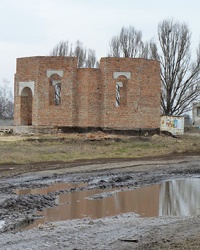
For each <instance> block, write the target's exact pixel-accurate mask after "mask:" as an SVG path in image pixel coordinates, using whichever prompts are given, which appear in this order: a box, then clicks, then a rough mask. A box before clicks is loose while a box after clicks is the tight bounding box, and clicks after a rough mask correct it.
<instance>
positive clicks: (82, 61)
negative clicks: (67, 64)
mask: <svg viewBox="0 0 200 250" xmlns="http://www.w3.org/2000/svg"><path fill="white" fill-rule="evenodd" d="M50 56H72V57H77V61H78V62H77V66H78V68H86V67H87V68H95V67H98V61H97V59H96V54H95V51H94V50H92V49H88V50H87V49H86V48H85V47H84V46H83V43H82V42H80V41H79V40H77V41H76V43H75V45H74V46H73V45H72V44H71V45H70V46H69V42H68V41H61V42H59V43H58V44H57V45H56V46H55V47H54V48H53V50H52V51H51V52H50Z"/></svg>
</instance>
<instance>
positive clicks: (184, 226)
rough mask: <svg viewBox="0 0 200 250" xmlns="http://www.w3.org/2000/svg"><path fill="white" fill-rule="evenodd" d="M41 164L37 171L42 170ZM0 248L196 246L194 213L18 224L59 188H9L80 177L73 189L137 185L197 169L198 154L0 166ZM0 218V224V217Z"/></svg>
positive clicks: (199, 222) (198, 225)
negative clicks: (30, 225)
mask: <svg viewBox="0 0 200 250" xmlns="http://www.w3.org/2000/svg"><path fill="white" fill-rule="evenodd" d="M42 169H43V171H42ZM0 172H1V178H0V242H1V244H0V249H2V250H5V249H6V250H17V249H20V250H21V249H29V250H30V249H52V250H54V249H74V250H75V249H82V250H85V249H200V237H199V232H200V216H195V217H192V216H191V217H154V218H141V217H139V216H138V215H137V214H134V213H128V214H120V215H116V216H112V217H107V218H103V219H93V220H92V219H90V218H85V219H76V220H68V221H61V222H53V223H46V224H40V225H38V226H37V227H35V228H33V229H29V230H22V228H23V226H24V225H27V223H30V222H32V221H34V220H35V219H37V217H38V215H37V214H36V212H37V211H41V210H44V209H45V208H47V207H51V206H54V205H56V204H55V203H56V197H57V196H58V195H59V194H60V193H65V192H76V189H73V190H59V191H56V192H51V193H48V194H45V195H38V194H27V195H21V196H19V195H16V194H15V193H14V192H13V190H15V189H26V188H31V189H33V188H38V187H44V186H48V185H50V184H52V183H54V182H71V183H86V184H87V185H86V186H83V187H79V188H78V189H79V190H80V189H82V190H83V189H97V188H98V189H106V188H110V187H118V188H124V187H128V188H133V189H134V188H138V187H142V186H146V185H151V184H155V183H161V182H162V181H164V180H170V179H176V178H182V177H191V176H199V175H200V156H195V155H188V156H186V155H184V156H183V155H174V156H172V155H171V156H169V157H162V158H156V159H150V160H148V159H140V160H130V159H129V160H126V159H123V160H119V159H118V160H114V159H113V160H108V159H107V160H103V159H101V160H97V161H95V160H93V161H84V162H81V161H77V162H74V163H66V164H63V163H62V164H61V163H56V162H53V163H48V164H46V165H43V166H41V165H40V164H34V165H26V166H24V165H21V166H20V165H13V166H12V165H1V166H0ZM3 222H5V224H4V225H3V224H2V225H1V223H3Z"/></svg>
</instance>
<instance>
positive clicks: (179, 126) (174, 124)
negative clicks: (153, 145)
mask: <svg viewBox="0 0 200 250" xmlns="http://www.w3.org/2000/svg"><path fill="white" fill-rule="evenodd" d="M160 130H161V131H168V132H170V133H172V134H173V135H183V134H184V116H161V124H160Z"/></svg>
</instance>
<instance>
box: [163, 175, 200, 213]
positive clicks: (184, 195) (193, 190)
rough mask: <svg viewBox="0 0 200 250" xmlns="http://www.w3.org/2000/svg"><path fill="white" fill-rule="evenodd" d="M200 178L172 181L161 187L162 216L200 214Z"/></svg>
mask: <svg viewBox="0 0 200 250" xmlns="http://www.w3.org/2000/svg"><path fill="white" fill-rule="evenodd" d="M199 190H200V178H187V179H181V180H172V181H168V182H165V183H162V184H161V185H160V198H159V215H160V216H190V215H193V216H196V215H199V214H200V195H199Z"/></svg>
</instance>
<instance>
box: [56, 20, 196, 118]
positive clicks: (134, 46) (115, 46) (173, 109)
mask: <svg viewBox="0 0 200 250" xmlns="http://www.w3.org/2000/svg"><path fill="white" fill-rule="evenodd" d="M157 36H158V37H157V42H155V40H153V39H152V40H151V41H148V42H144V41H143V40H142V32H141V31H138V30H136V29H135V28H134V27H133V26H129V27H127V28H126V27H122V29H121V31H120V33H119V34H118V35H115V36H113V37H112V38H111V40H110V43H109V46H110V49H109V53H108V56H109V57H127V58H138V57H140V58H146V59H155V60H158V61H159V62H160V67H161V69H160V75H161V84H162V88H161V112H162V114H164V115H182V114H184V113H186V112H187V111H189V110H191V106H192V103H193V102H194V101H196V100H198V98H199V97H200V44H199V45H198V48H197V50H196V58H195V59H194V60H192V57H191V50H190V45H191V32H190V30H189V28H188V26H187V25H186V24H185V23H180V22H175V21H174V20H164V21H162V22H160V23H159V25H158V34H157ZM51 55H53V56H76V57H77V58H78V67H98V65H99V63H98V61H97V59H96V55H95V51H94V50H91V49H89V50H87V49H85V48H84V47H83V45H82V43H81V42H80V41H77V43H76V44H75V46H74V47H73V46H72V45H71V46H69V43H68V41H66V42H60V43H59V44H58V45H56V46H55V47H54V49H53V50H52V52H51Z"/></svg>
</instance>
